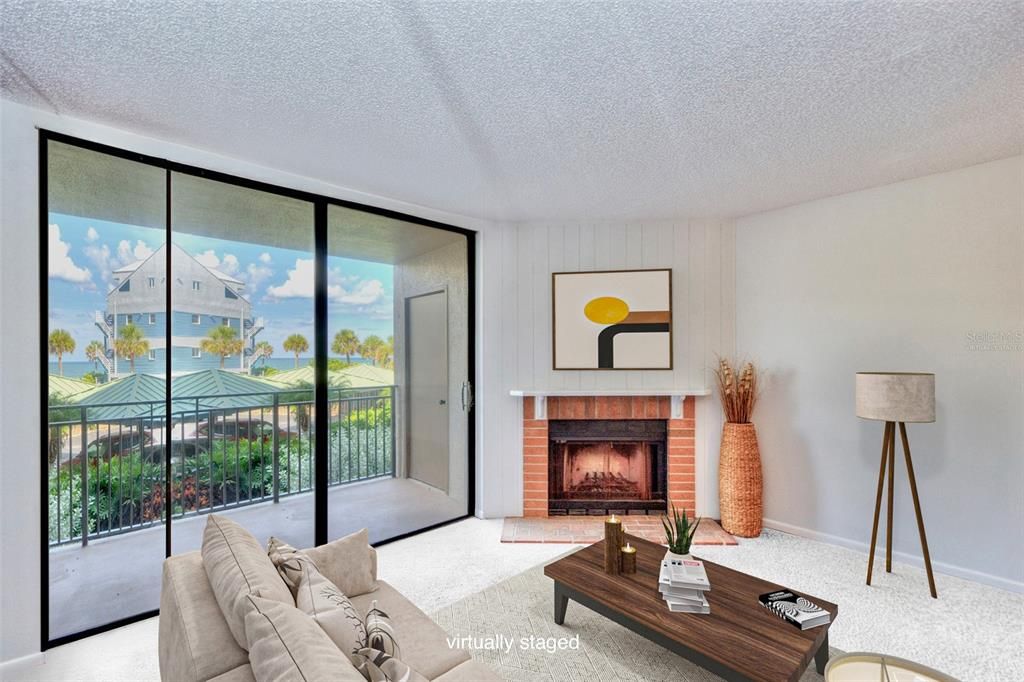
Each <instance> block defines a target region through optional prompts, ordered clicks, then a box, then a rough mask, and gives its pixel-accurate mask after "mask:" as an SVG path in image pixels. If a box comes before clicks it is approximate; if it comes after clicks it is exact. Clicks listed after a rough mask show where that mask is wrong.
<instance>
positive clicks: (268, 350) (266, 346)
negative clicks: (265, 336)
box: [252, 341, 274, 365]
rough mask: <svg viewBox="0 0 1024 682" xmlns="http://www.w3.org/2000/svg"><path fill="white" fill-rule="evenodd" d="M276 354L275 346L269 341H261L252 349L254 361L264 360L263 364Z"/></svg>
mask: <svg viewBox="0 0 1024 682" xmlns="http://www.w3.org/2000/svg"><path fill="white" fill-rule="evenodd" d="M273 354H274V347H273V346H271V345H270V342H269V341H260V342H259V343H257V344H256V345H255V346H254V347H253V349H252V359H253V362H256V361H257V360H263V364H264V365H266V364H267V358H269V357H270V356H272V355H273Z"/></svg>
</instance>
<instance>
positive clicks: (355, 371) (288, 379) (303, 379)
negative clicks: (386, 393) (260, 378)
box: [264, 365, 395, 388]
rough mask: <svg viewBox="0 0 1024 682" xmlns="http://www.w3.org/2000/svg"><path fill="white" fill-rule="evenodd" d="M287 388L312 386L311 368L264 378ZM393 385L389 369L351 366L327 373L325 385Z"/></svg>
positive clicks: (312, 373)
mask: <svg viewBox="0 0 1024 682" xmlns="http://www.w3.org/2000/svg"><path fill="white" fill-rule="evenodd" d="M264 379H269V380H272V381H275V382H277V383H280V384H285V385H287V386H292V387H296V386H312V385H313V382H314V372H313V367H312V366H310V365H306V366H305V367H299V368H298V369H290V370H288V371H287V372H278V373H277V374H274V375H271V376H270V377H264ZM393 383H395V373H394V372H393V371H392V370H390V369H382V368H380V367H371V366H370V365H351V366H349V367H346V368H345V369H338V370H330V371H328V372H327V385H328V386H330V387H331V388H376V387H378V386H390V385H392V384H393Z"/></svg>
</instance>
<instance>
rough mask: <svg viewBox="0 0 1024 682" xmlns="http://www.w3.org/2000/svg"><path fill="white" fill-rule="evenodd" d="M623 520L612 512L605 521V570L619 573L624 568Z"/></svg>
mask: <svg viewBox="0 0 1024 682" xmlns="http://www.w3.org/2000/svg"><path fill="white" fill-rule="evenodd" d="M621 549H622V521H621V520H619V518H618V517H617V516H615V514H612V515H611V516H609V517H608V518H607V519H605V521H604V572H605V573H609V574H611V575H618V573H619V572H620V571H621V570H622V552H621Z"/></svg>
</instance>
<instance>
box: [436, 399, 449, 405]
mask: <svg viewBox="0 0 1024 682" xmlns="http://www.w3.org/2000/svg"><path fill="white" fill-rule="evenodd" d="M437 404H438V405H447V404H448V401H447V400H438V401H437Z"/></svg>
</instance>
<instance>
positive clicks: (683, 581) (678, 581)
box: [658, 556, 711, 590]
mask: <svg viewBox="0 0 1024 682" xmlns="http://www.w3.org/2000/svg"><path fill="white" fill-rule="evenodd" d="M658 584H659V585H664V586H666V587H685V588H689V589H692V590H710V589H711V583H710V582H709V581H708V574H707V571H705V570H704V562H703V561H701V560H699V559H680V558H669V557H667V556H666V558H664V559H662V561H661V572H660V574H659V576H658Z"/></svg>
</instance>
